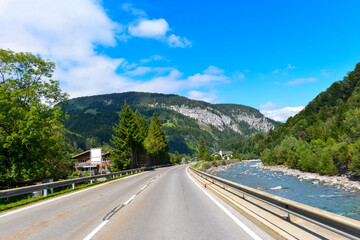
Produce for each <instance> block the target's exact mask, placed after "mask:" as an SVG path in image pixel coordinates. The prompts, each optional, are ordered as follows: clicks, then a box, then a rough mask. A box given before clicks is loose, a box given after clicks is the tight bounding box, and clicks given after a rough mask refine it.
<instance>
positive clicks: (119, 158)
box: [111, 103, 144, 170]
mask: <svg viewBox="0 0 360 240" xmlns="http://www.w3.org/2000/svg"><path fill="white" fill-rule="evenodd" d="M113 129H114V132H115V135H113V136H112V143H113V144H114V145H115V150H114V152H113V153H112V156H111V159H112V161H113V163H114V168H115V169H116V170H123V169H127V168H129V167H131V168H136V167H138V162H137V156H138V152H139V149H140V148H141V146H140V145H141V144H142V140H143V139H144V138H143V135H142V134H141V133H140V131H139V128H138V125H137V123H136V119H135V114H134V113H133V111H132V110H131V108H130V106H129V105H128V104H126V103H125V104H124V106H123V107H122V109H121V112H120V122H119V124H117V125H115V126H114V128H113Z"/></svg>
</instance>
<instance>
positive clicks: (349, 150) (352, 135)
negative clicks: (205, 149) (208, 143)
mask: <svg viewBox="0 0 360 240" xmlns="http://www.w3.org/2000/svg"><path fill="white" fill-rule="evenodd" d="M232 148H235V149H237V150H238V151H240V152H241V153H243V154H253V155H255V156H259V155H261V158H262V160H263V162H264V163H266V164H272V165H274V164H285V165H288V166H290V167H292V168H297V169H300V170H303V171H310V172H319V173H322V174H330V175H336V174H338V173H344V172H348V171H349V170H351V171H354V172H356V174H357V175H360V63H358V64H357V65H356V68H355V70H354V71H352V72H349V74H348V76H346V77H344V79H343V80H342V81H338V82H335V83H333V84H332V85H331V86H330V87H329V88H328V89H327V90H326V91H324V92H322V93H320V94H319V95H318V96H317V97H316V98H315V99H314V100H312V101H311V102H310V103H309V104H308V105H307V106H306V107H305V109H304V110H302V111H301V112H300V113H298V114H297V115H295V116H294V117H290V118H289V119H288V120H287V121H286V123H285V124H282V125H280V126H279V127H278V128H276V129H275V130H272V131H270V132H269V133H268V134H267V135H257V136H255V137H253V138H250V139H247V140H244V141H242V142H239V143H237V144H233V145H232Z"/></svg>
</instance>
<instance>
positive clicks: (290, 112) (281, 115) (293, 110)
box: [260, 106, 304, 122]
mask: <svg viewBox="0 0 360 240" xmlns="http://www.w3.org/2000/svg"><path fill="white" fill-rule="evenodd" d="M303 109H304V107H302V106H300V107H285V108H281V109H276V110H265V109H263V110H260V112H261V113H262V114H264V115H265V116H266V117H268V118H271V119H274V120H276V121H280V122H285V121H286V120H287V119H288V118H289V117H292V116H295V115H296V114H297V113H298V112H300V111H301V110H303Z"/></svg>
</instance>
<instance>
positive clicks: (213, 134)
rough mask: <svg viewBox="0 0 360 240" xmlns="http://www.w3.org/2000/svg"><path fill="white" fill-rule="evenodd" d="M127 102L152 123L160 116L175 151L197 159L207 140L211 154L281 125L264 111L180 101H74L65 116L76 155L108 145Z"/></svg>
mask: <svg viewBox="0 0 360 240" xmlns="http://www.w3.org/2000/svg"><path fill="white" fill-rule="evenodd" d="M124 102H126V103H127V104H129V105H130V106H131V107H132V108H133V110H134V111H135V109H138V110H139V112H140V113H141V114H142V115H144V116H145V117H146V118H147V119H148V120H150V118H151V116H152V115H153V112H154V111H156V112H157V113H158V114H159V117H160V119H161V121H162V123H163V126H164V129H165V132H166V136H167V138H168V141H169V147H170V151H171V152H174V151H179V152H180V153H189V154H191V153H194V152H196V151H197V149H196V148H197V142H198V141H199V137H200V136H201V135H202V136H203V137H204V138H205V141H206V144H207V146H208V148H209V150H214V151H215V150H219V149H223V148H225V147H226V146H227V145H229V144H231V143H232V142H234V141H238V140H239V139H242V138H245V137H248V136H251V135H254V134H256V133H259V132H263V133H264V132H267V131H269V130H271V129H274V128H275V127H276V126H278V125H279V123H278V122H276V121H274V120H272V119H268V118H266V117H264V116H263V115H262V114H261V113H260V112H259V110H257V109H254V108H251V107H248V106H243V105H237V104H210V103H207V102H204V101H196V100H191V99H188V98H185V97H181V96H178V95H166V94H155V93H140V92H126V93H114V94H106V95H97V96H90V97H80V98H75V99H71V100H69V101H68V102H67V103H66V104H65V105H63V106H62V107H63V111H65V112H67V113H68V115H69V118H68V120H67V121H66V122H65V127H66V128H67V129H68V130H69V132H68V138H69V139H71V144H72V145H73V147H74V148H75V149H76V148H78V147H81V148H82V149H85V148H86V149H87V148H89V147H91V146H101V145H104V144H109V143H110V139H111V136H112V134H113V130H112V127H113V126H114V125H115V124H116V123H117V122H118V121H119V117H118V112H120V110H121V107H122V106H123V104H124Z"/></svg>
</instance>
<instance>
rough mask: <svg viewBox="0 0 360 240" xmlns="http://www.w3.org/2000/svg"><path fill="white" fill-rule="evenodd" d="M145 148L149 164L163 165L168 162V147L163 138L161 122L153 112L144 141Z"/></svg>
mask: <svg viewBox="0 0 360 240" xmlns="http://www.w3.org/2000/svg"><path fill="white" fill-rule="evenodd" d="M144 145H145V148H146V150H147V153H148V154H149V158H150V164H151V165H156V164H165V163H168V162H169V146H168V141H167V139H166V137H165V132H164V130H163V127H162V124H161V121H160V119H159V117H158V115H157V113H156V112H154V114H153V116H152V118H151V123H150V127H149V132H148V135H147V137H146V138H145V141H144Z"/></svg>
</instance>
